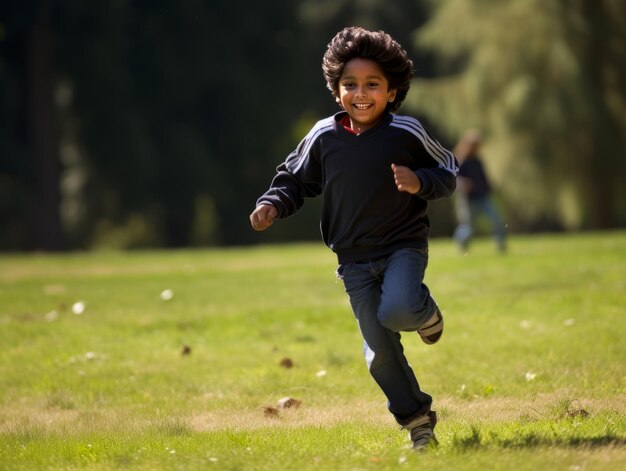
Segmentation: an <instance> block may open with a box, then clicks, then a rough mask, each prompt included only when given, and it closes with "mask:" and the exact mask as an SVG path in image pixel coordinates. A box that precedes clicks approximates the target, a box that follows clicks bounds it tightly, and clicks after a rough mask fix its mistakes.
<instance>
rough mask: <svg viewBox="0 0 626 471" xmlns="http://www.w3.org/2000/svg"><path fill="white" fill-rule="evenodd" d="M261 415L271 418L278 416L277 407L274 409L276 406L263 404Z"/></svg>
mask: <svg viewBox="0 0 626 471" xmlns="http://www.w3.org/2000/svg"><path fill="white" fill-rule="evenodd" d="M263 415H264V416H265V417H272V418H276V417H278V416H279V412H278V409H276V407H272V406H265V407H264V408H263Z"/></svg>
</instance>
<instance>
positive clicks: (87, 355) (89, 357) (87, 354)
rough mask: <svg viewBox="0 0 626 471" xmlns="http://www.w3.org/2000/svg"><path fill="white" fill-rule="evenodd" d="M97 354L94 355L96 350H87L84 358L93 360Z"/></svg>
mask: <svg viewBox="0 0 626 471" xmlns="http://www.w3.org/2000/svg"><path fill="white" fill-rule="evenodd" d="M97 356H98V355H96V352H87V353H85V358H86V359H87V360H95V359H96V357H97Z"/></svg>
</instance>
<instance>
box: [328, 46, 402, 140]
mask: <svg viewBox="0 0 626 471" xmlns="http://www.w3.org/2000/svg"><path fill="white" fill-rule="evenodd" d="M395 98H396V90H395V89H391V90H390V89H389V81H388V80H387V78H386V77H385V74H383V71H382V70H381V68H380V66H379V65H378V63H377V62H376V61H373V60H370V59H361V58H355V59H352V60H350V61H348V62H346V64H345V65H344V67H343V72H342V73H341V77H340V79H339V96H338V97H337V103H339V104H340V105H341V107H342V108H343V109H344V110H346V111H347V112H348V115H349V116H350V124H351V127H352V129H353V130H354V131H356V132H357V133H361V132H363V131H366V130H368V129H370V128H372V127H373V126H375V125H376V123H377V122H378V120H379V119H380V117H381V116H382V114H383V112H384V111H385V108H386V107H387V103H390V102H392V101H393V100H395Z"/></svg>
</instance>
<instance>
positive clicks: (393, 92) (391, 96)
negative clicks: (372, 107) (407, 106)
mask: <svg viewBox="0 0 626 471" xmlns="http://www.w3.org/2000/svg"><path fill="white" fill-rule="evenodd" d="M397 94H398V90H396V89H395V88H392V89H391V90H389V98H388V99H387V101H388V102H389V103H392V102H393V101H394V100H395V99H396V95H397Z"/></svg>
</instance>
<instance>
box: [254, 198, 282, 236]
mask: <svg viewBox="0 0 626 471" xmlns="http://www.w3.org/2000/svg"><path fill="white" fill-rule="evenodd" d="M276 216H278V210H277V209H276V208H275V207H274V206H272V205H271V204H261V205H259V206H257V207H256V209H255V210H254V211H252V214H250V224H252V228H253V229H254V230H255V231H264V230H265V229H267V228H268V227H270V226H271V225H272V224H273V223H274V219H276Z"/></svg>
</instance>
